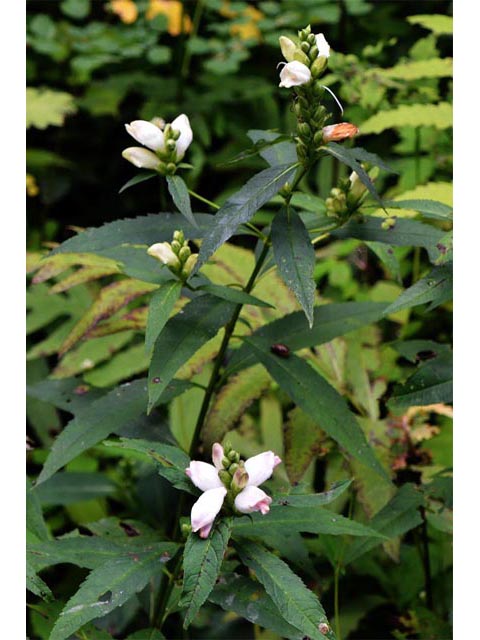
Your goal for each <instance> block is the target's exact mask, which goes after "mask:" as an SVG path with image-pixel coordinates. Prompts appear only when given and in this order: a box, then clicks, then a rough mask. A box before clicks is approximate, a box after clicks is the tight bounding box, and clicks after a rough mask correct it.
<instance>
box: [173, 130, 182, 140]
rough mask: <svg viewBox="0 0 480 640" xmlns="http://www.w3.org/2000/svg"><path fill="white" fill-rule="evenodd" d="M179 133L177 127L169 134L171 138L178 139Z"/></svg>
mask: <svg viewBox="0 0 480 640" xmlns="http://www.w3.org/2000/svg"><path fill="white" fill-rule="evenodd" d="M180 135H181V132H180V131H179V130H178V129H172V132H171V134H170V136H171V139H172V140H178V139H179V137H180Z"/></svg>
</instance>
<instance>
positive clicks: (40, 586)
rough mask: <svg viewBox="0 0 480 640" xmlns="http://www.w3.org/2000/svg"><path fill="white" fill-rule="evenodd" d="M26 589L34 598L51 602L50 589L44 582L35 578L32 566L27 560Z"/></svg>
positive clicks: (37, 577)
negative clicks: (37, 597)
mask: <svg viewBox="0 0 480 640" xmlns="http://www.w3.org/2000/svg"><path fill="white" fill-rule="evenodd" d="M27 589H28V591H31V592H32V593H34V594H35V595H36V596H39V597H40V598H42V600H52V599H53V594H52V592H51V591H50V588H49V586H48V585H47V584H45V582H44V581H43V580H42V579H41V578H40V577H39V576H37V574H36V572H35V570H34V569H33V567H32V565H31V564H30V563H29V561H28V560H27Z"/></svg>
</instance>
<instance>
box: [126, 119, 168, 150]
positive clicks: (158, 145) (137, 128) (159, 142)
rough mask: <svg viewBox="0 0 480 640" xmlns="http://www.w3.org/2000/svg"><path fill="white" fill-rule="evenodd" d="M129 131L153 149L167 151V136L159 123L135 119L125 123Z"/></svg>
mask: <svg viewBox="0 0 480 640" xmlns="http://www.w3.org/2000/svg"><path fill="white" fill-rule="evenodd" d="M125 129H126V130H127V132H128V133H129V134H130V135H131V136H132V138H135V140H136V141H137V142H140V144H143V145H145V146H146V147H148V148H149V149H151V150H152V151H162V152H163V151H165V137H164V135H163V131H162V130H161V129H160V127H158V126H157V125H155V124H153V123H152V122H147V121H146V120H134V121H133V122H130V124H126V125H125Z"/></svg>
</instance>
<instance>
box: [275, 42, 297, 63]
mask: <svg viewBox="0 0 480 640" xmlns="http://www.w3.org/2000/svg"><path fill="white" fill-rule="evenodd" d="M278 41H279V42H280V49H281V50H282V55H283V57H284V58H285V60H286V61H287V62H291V61H292V60H295V58H294V57H293V56H294V54H295V52H296V50H297V45H296V44H295V42H293V40H290V38H287V37H286V36H280V38H279V39H278ZM301 62H302V61H301Z"/></svg>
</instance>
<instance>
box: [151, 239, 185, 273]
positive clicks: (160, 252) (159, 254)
mask: <svg viewBox="0 0 480 640" xmlns="http://www.w3.org/2000/svg"><path fill="white" fill-rule="evenodd" d="M147 253H148V255H149V256H152V258H156V259H157V260H160V262H162V263H163V264H166V265H167V266H169V267H176V268H177V267H180V266H181V265H180V260H179V259H178V256H176V255H175V253H174V252H173V250H172V247H171V245H170V243H169V242H157V243H156V244H152V246H151V247H149V248H148V249H147Z"/></svg>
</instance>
